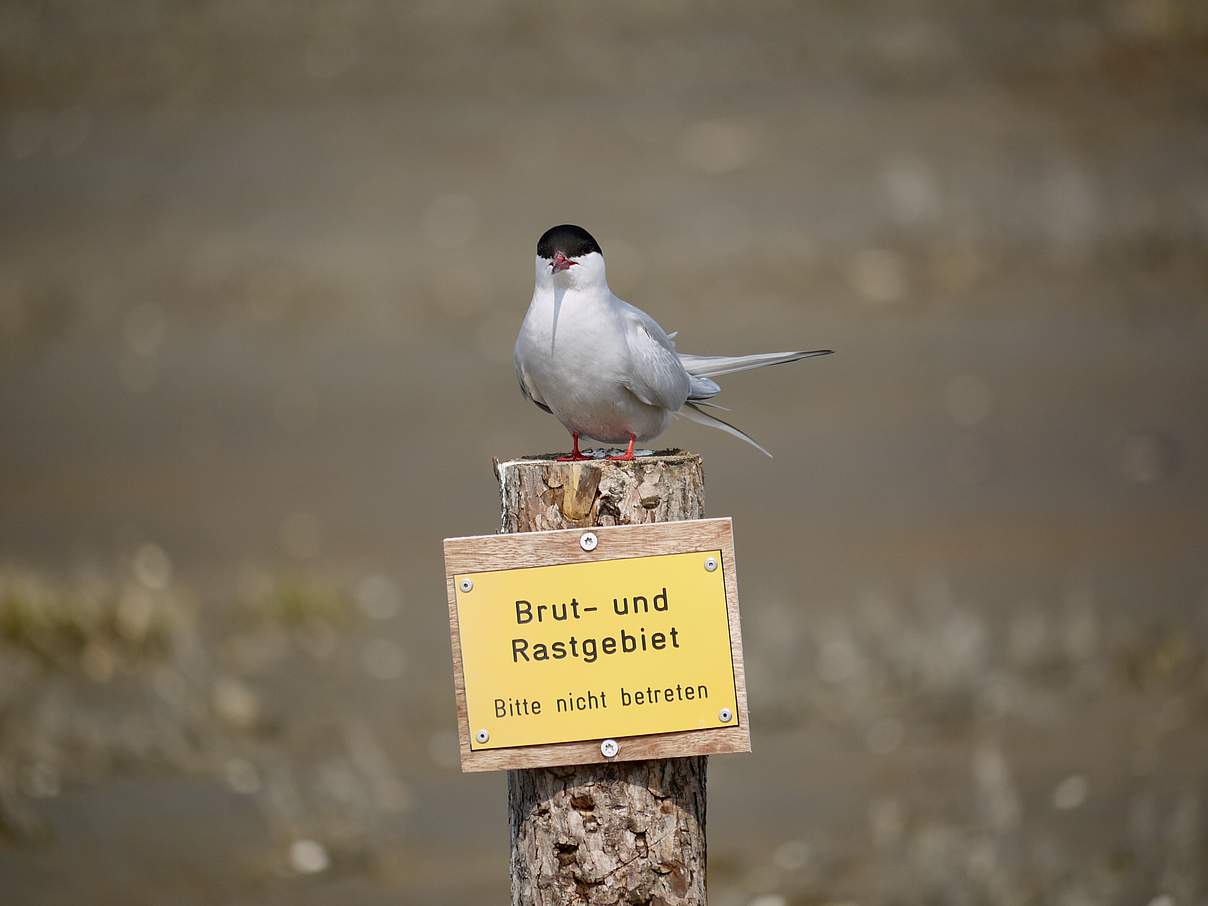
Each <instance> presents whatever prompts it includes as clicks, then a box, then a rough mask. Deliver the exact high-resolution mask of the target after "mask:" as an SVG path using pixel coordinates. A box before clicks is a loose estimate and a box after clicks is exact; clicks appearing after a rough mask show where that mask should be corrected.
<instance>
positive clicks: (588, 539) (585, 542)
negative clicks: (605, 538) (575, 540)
mask: <svg viewBox="0 0 1208 906" xmlns="http://www.w3.org/2000/svg"><path fill="white" fill-rule="evenodd" d="M599 543H600V539H599V538H597V537H596V533H595V532H584V533H583V536H582V537H581V538H580V539H579V547H581V548H583V550H585V551H594V550H595V549H596V545H597V544H599Z"/></svg>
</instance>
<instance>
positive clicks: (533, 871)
mask: <svg viewBox="0 0 1208 906" xmlns="http://www.w3.org/2000/svg"><path fill="white" fill-rule="evenodd" d="M497 474H498V477H499V483H500V489H501V497H502V507H501V508H502V518H501V525H500V531H501V532H533V531H545V530H549V529H568V528H587V527H592V526H602V525H634V524H644V523H650V522H672V521H675V520H678V519H700V518H702V517H703V515H704V496H705V495H704V473H703V469H702V466H701V460H700V457H699V456H696V455H695V454H689V453H679V452H678V451H672V452H669V453H665V454H660V455H656V456H647V457H639V458H638V459H637V460H635V461H634V462H624V463H622V462H609V461H604V460H592V461H586V462H574V463H568V462H556V461H554V460H553V459H552V458H545V457H542V458H533V459H520V460H514V461H511V462H506V463H499V464H497ZM706 765H707V759H706V758H705V757H703V756H701V757H693V758H668V759H659V760H655V761H631V762H618V763H614V764H600V765H575V766H569V767H562V768H534V769H529V770H518V771H509V772H508V813H509V815H508V826H509V829H510V832H511V875H512V904H513V906H566V904H571V903H574V904H610V906H616V904H639V903H640V904H647V906H689V904H691V906H703V904H704V903H705V769H706Z"/></svg>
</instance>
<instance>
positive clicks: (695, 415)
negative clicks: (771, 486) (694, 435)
mask: <svg viewBox="0 0 1208 906" xmlns="http://www.w3.org/2000/svg"><path fill="white" fill-rule="evenodd" d="M676 414H677V415H682V416H683V417H684V418H686V419H688V421H693V422H696V423H697V424H698V425H708V426H709V427H710V428H716V429H717V430H719V431H725V432H726V433H727V434H730V435H733V436H734V437H737V438H738V439H739V440H745V441H746V442H747V443H749V444H750V445H751V446H752V447H754V448H755V449H756V450H758V451H759V452H760V453H762V454H763V455H764V456H766V457H767V458H768V459H771V458H772V454H771V453H769V452H768V451H767V450H765V449H764V448H763V447H761V446H760V445H759V444H758V443H757V442H756V441H755V439H754V438H752V437H751V436H750V435H748V434H747V433H746V432H745V431H742V430H740V429H738V428H735V427H734V426H733V425H731V424H730V423H729V422H724V421H722V420H721V419H720V418H718V417H717V416H715V415H710V414H709V413H708V412H705V411H704V410H702V409H700V408H698V407H697V405H696V403H693V402H687V403H684V407H683V408H682V409H680V411H679V412H677V413H676Z"/></svg>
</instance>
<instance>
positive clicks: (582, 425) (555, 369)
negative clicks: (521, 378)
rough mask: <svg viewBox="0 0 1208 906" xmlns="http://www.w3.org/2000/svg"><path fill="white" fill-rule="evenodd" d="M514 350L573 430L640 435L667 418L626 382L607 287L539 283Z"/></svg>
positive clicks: (612, 436)
mask: <svg viewBox="0 0 1208 906" xmlns="http://www.w3.org/2000/svg"><path fill="white" fill-rule="evenodd" d="M516 353H517V358H518V359H519V360H520V363H521V365H522V367H523V369H524V373H525V375H526V377H527V379H528V381H529V382H530V384H531V385H532V387H533V389H534V390H536V391H537V395H538V396H539V398H540V399H541V400H542V401H543V402H544V403H545V404H546V405H547V406H549V408H550V409H551V410H552V411H553V413H554V415H555V416H557V417H558V420H559V421H561V422H562V424H563V425H565V426H566V427H567V429H569V430H570V431H575V432H578V433H579V434H583V435H586V436H587V437H593V438H596V439H597V440H602V441H605V442H607V443H624V442H626V441H627V440H628V439H629V434H630V433H633V434H635V435H636V436H637V438H638V439H639V440H642V439H644V438H648V437H653V436H655V435H656V434H659V433H661V432H662V431H663V429H664V428H665V427H666V425H667V422H668V421H670V419H671V413H669V412H667V411H666V410H664V409H660V408H657V407H655V406H649V405H646V404H645V403H643V402H642V401H641V400H639V399H638V398H637V397H635V396H634V395H633V394H632V393H630V392H629V391H628V390H627V389H626V388H625V381H626V376H627V374H628V371H629V349H628V346H627V344H626V340H625V330H624V323H623V321H622V320H621V315H620V313H619V311H618V310H617V308H616V306H614V305H613V304H612V295H611V293H610V292H608V291H607V289H605V290H604V291H603V292H599V291H595V290H587V291H584V290H577V289H562V288H545V287H538V289H537V291H536V292H535V293H534V294H533V300H532V302H531V304H530V305H529V310H528V314H527V315H526V316H525V319H524V324H523V326H522V327H521V330H520V336H519V338H518V339H517V342H516Z"/></svg>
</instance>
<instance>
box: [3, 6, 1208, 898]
mask: <svg viewBox="0 0 1208 906" xmlns="http://www.w3.org/2000/svg"><path fill="white" fill-rule="evenodd" d="M0 15H2V22H0V104H2V106H0V113H2V117H3V119H2V120H0V159H2V160H3V166H2V167H0V242H2V244H3V249H4V254H3V259H2V264H0V425H2V426H3V427H2V428H0V502H2V505H0V830H2V831H3V832H4V833H3V842H2V843H0V883H2V886H3V889H4V891H5V900H6V902H13V903H20V904H26V903H28V904H38V906H43V904H49V906H54V904H66V903H78V902H81V901H85V902H90V903H96V904H102V906H103V904H108V903H114V904H119V903H120V904H131V903H160V902H169V901H170V902H173V903H177V904H185V906H188V904H203V903H204V904H209V903H224V904H226V903H230V904H239V903H253V902H254V903H257V904H271V903H290V904H308V903H315V904H329V903H343V902H348V901H356V902H360V903H366V904H371V903H379V902H380V903H387V902H389V903H399V902H405V903H412V902H413V903H478V902H485V901H495V902H497V901H500V900H501V899H503V898H504V897H505V896H506V826H505V816H504V801H503V800H504V788H503V782H502V778H500V777H491V776H488V777H481V776H476V777H462V776H461V775H460V774H458V773H457V771H456V766H455V763H454V757H455V753H454V740H453V736H452V731H453V728H454V723H453V707H452V693H451V682H450V677H449V657H448V647H447V627H446V625H445V616H444V600H443V580H442V578H441V564H440V560H439V550H440V539H441V538H442V537H444V536H446V535H452V534H467V533H473V532H478V531H490V530H492V529H493V527H494V525H495V521H496V512H495V510H496V506H497V499H498V498H497V496H496V491H495V486H494V479H493V477H492V475H491V471H490V467H489V463H490V459H491V457H492V456H499V457H507V456H514V455H518V454H521V453H525V452H532V451H536V450H546V449H555V448H559V447H561V446H563V445H565V444H566V439H565V438H564V436H563V433H562V431H561V428H560V426H558V425H557V423H556V422H554V421H553V420H552V419H550V418H549V417H548V416H545V415H544V414H543V413H540V412H539V411H537V410H536V409H535V408H533V407H531V406H529V405H528V404H525V403H524V402H523V401H522V400H521V398H520V396H519V394H518V393H517V391H516V389H515V387H514V382H513V377H512V370H511V363H510V352H511V344H512V341H513V338H514V335H515V330H516V328H517V326H518V325H519V322H520V319H521V318H522V316H523V312H524V307H525V305H526V302H527V298H528V294H529V292H530V291H531V279H532V276H531V260H532V246H533V243H534V241H535V239H536V237H537V236H538V235H539V233H540V232H541V231H542V230H543V229H544V228H545V227H547V226H549V225H550V224H552V223H555V222H560V221H572V222H580V223H582V224H584V225H585V226H587V227H588V228H589V229H591V230H592V231H593V232H594V233H595V234H596V236H597V237H598V238H599V239H600V242H601V244H602V245H603V247H604V250H605V253H606V255H607V260H608V266H609V275H610V280H611V283H612V285H613V288H614V289H615V290H616V291H617V292H618V293H619V294H620V295H622V296H623V297H625V298H627V299H629V300H630V301H632V302H634V303H635V304H638V305H641V306H642V307H644V308H646V309H647V310H648V311H650V312H651V313H652V314H653V315H655V316H656V317H657V318H658V319H659V320H660V321H661V322H662V323H663V324H664V325H665V326H666V327H667V328H668V329H678V330H679V331H680V340H679V342H680V345H681V348H683V349H684V350H686V351H692V352H729V351H733V352H745V351H756V350H763V349H767V348H773V347H775V348H780V347H797V346H801V347H812V346H821V345H825V346H829V347H831V348H834V349H836V350H838V353H839V354H838V355H836V356H834V357H831V358H829V359H826V360H821V361H813V362H806V363H803V364H802V365H801V366H797V367H796V368H795V369H775V370H772V371H769V372H765V373H761V374H752V375H740V376H736V377H735V378H734V379H732V380H730V381H728V382H727V383H726V385H725V386H726V391H725V394H724V396H723V399H722V402H723V403H725V404H726V405H728V406H731V407H732V408H733V409H734V412H733V413H732V415H733V418H734V420H735V421H736V422H737V423H738V424H740V425H741V426H742V427H744V428H745V429H747V430H749V431H750V432H751V433H753V434H754V435H755V436H756V437H757V438H759V439H760V440H761V441H762V442H763V443H765V444H766V445H768V446H769V447H770V448H771V449H772V450H773V451H774V452H775V453H776V459H774V460H772V461H767V460H765V459H763V458H762V457H759V456H758V454H757V453H755V452H753V451H751V450H750V449H748V448H746V447H743V446H742V445H739V444H737V443H736V442H733V441H731V440H730V439H729V438H726V437H725V436H723V435H720V434H713V433H710V432H707V431H706V430H705V429H703V428H698V427H696V426H693V425H687V424H685V425H677V426H675V427H673V428H672V430H671V431H670V432H669V433H668V435H667V436H666V438H665V440H666V441H667V442H668V443H671V444H676V445H679V446H682V447H688V448H691V449H694V450H697V451H699V452H701V453H703V454H704V456H705V461H706V468H707V477H708V482H709V501H708V509H709V512H710V513H712V514H716V515H721V514H726V515H732V516H733V517H734V518H735V522H736V529H737V538H738V548H739V563H740V571H741V576H742V597H743V624H744V634H745V636H746V644H747V649H748V664H747V667H748V672H749V674H750V677H751V683H752V691H751V694H752V714H753V725H754V734H755V752H754V753H753V754H752V755H750V756H742V757H738V756H735V757H726V758H717V759H714V761H713V763H712V764H711V778H710V780H711V782H710V810H711V815H710V820H711V828H710V835H709V842H710V871H711V889H712V898H713V902H715V903H718V904H723V906H725V904H744V906H745V904H757V906H778V904H820V903H826V902H831V903H839V902H845V903H868V902H884V903H903V904H907V903H909V904H914V903H918V904H929V903H987V904H1006V903H1025V902H1027V903H1036V902H1044V903H1061V904H1082V903H1087V904H1090V903H1094V904H1105V903H1107V904H1117V903H1118V904H1134V903H1141V904H1150V903H1152V904H1154V906H1169V904H1173V906H1187V904H1204V903H1205V902H1208V870H1206V869H1205V865H1208V770H1206V769H1205V767H1204V765H1205V764H1208V653H1206V652H1208V565H1206V564H1205V559H1204V555H1203V552H1204V550H1205V544H1206V543H1208V529H1206V528H1205V522H1204V518H1203V513H1204V510H1205V506H1206V505H1208V474H1206V471H1205V469H1206V466H1205V462H1206V454H1208V397H1206V389H1205V388H1206V387H1208V306H1206V305H1205V300H1206V298H1208V257H1206V256H1205V254H1204V249H1205V245H1206V241H1208V168H1205V166H1204V161H1205V160H1208V89H1206V87H1205V86H1208V62H1206V61H1208V52H1206V51H1208V19H1206V17H1205V14H1204V13H1203V11H1202V10H1200V9H1199V6H1198V4H1193V3H1190V2H1188V3H1179V2H1175V0H1125V2H1116V3H1094V2H1088V3H1083V4H1074V3H1069V4H1042V3H1033V2H1015V3H991V2H977V3H967V2H963V3H957V2H942V0H933V2H927V3H917V4H900V5H899V4H885V5H881V6H878V5H875V4H867V3H853V4H842V5H838V4H822V3H806V4H772V3H766V4H765V3H759V4H744V5H742V6H741V7H738V6H734V7H729V6H722V5H718V6H703V7H689V6H688V5H684V4H661V5H659V7H658V8H657V9H650V8H647V7H646V6H645V5H639V4H627V3H623V4H613V5H610V6H609V7H608V8H607V9H601V8H598V7H596V8H591V9H587V8H585V9H583V10H581V11H578V10H575V9H572V8H569V7H567V8H551V7H546V6H538V5H535V4H527V5H510V6H506V7H505V6H503V5H497V4H488V3H477V4H459V5H458V6H457V7H456V8H455V9H454V8H448V9H446V8H441V7H438V6H436V5H417V6H408V7H406V8H403V7H394V6H387V5H385V4H375V3H358V4H340V5H339V6H338V7H337V6H331V5H329V6H326V7H321V8H316V9H315V10H312V11H306V12H301V11H298V10H295V9H293V8H292V7H288V6H285V5H278V4H273V3H267V2H256V3H252V4H234V5H231V4H222V3H204V4H198V5H192V6H189V7H188V8H187V9H184V8H181V9H178V8H177V7H176V6H175V5H173V4H167V3H164V4H159V3H152V2H148V3H142V4H139V5H137V7H131V8H130V9H129V10H128V11H125V12H124V13H123V16H122V18H114V17H113V16H112V15H111V14H110V13H108V12H105V13H102V12H100V11H99V10H92V9H90V8H88V7H85V6H84V5H82V4H78V5H72V4H66V5H62V6H53V7H51V6H37V5H33V4H14V5H11V6H9V7H6V8H5V10H4V11H3V13H2V14H0Z"/></svg>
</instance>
